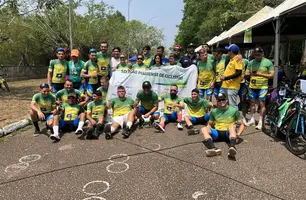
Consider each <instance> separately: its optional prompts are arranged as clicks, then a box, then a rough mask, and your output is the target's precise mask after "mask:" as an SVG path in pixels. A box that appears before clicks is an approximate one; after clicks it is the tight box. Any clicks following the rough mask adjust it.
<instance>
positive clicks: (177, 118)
mask: <svg viewBox="0 0 306 200" xmlns="http://www.w3.org/2000/svg"><path fill="white" fill-rule="evenodd" d="M177 93H178V87H177V85H171V87H170V94H164V95H161V96H160V97H159V98H158V100H159V101H164V115H163V116H162V117H161V118H160V121H159V124H158V123H154V128H156V129H157V130H159V131H161V132H165V125H166V124H168V123H169V122H178V123H177V128H178V129H179V130H182V129H183V125H182V110H183V109H184V102H183V100H182V98H180V97H179V96H178V95H177Z"/></svg>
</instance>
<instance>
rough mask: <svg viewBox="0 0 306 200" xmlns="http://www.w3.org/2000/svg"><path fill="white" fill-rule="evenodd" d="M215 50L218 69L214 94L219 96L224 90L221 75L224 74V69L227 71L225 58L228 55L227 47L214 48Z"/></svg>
mask: <svg viewBox="0 0 306 200" xmlns="http://www.w3.org/2000/svg"><path fill="white" fill-rule="evenodd" d="M214 52H215V63H214V65H215V69H216V82H215V84H214V95H215V97H216V96H218V94H219V93H221V92H222V87H221V85H222V81H221V79H220V78H221V76H223V74H224V71H225V59H226V55H224V53H225V49H221V48H217V49H216V50H214Z"/></svg>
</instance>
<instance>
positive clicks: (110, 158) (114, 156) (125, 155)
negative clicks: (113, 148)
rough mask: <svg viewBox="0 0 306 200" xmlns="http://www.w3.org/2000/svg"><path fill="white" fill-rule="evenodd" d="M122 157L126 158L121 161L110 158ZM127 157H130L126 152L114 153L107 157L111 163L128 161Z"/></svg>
mask: <svg viewBox="0 0 306 200" xmlns="http://www.w3.org/2000/svg"><path fill="white" fill-rule="evenodd" d="M123 157H126V159H125V160H123V161H116V160H115V161H114V160H112V159H116V158H118V159H119V158H123ZM129 159H130V156H128V155H127V154H114V155H112V156H111V157H109V158H108V160H109V161H110V162H113V163H124V162H126V161H128V160H129Z"/></svg>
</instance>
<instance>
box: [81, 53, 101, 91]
mask: <svg viewBox="0 0 306 200" xmlns="http://www.w3.org/2000/svg"><path fill="white" fill-rule="evenodd" d="M98 74H99V67H98V64H97V51H96V50H95V49H90V50H89V60H88V61H87V62H86V63H85V64H84V67H83V69H82V72H81V77H82V78H85V79H87V80H86V82H87V89H89V90H90V93H89V95H92V93H93V92H94V91H96V90H97V89H98V86H99V85H98V82H99V79H98Z"/></svg>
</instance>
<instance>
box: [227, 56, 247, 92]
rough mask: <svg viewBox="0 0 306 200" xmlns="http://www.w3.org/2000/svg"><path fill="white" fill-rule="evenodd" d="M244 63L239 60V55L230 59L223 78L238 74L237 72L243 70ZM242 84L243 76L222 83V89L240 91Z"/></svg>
mask: <svg viewBox="0 0 306 200" xmlns="http://www.w3.org/2000/svg"><path fill="white" fill-rule="evenodd" d="M243 65H244V63H243V62H242V60H238V55H236V56H235V57H233V58H231V59H230V62H229V63H228V65H227V66H226V69H225V71H224V74H223V76H225V77H226V76H231V75H233V74H235V73H236V70H241V71H242V70H243ZM240 83H241V76H239V77H236V78H233V79H230V80H224V81H223V82H222V88H225V89H232V90H239V89H240Z"/></svg>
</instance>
